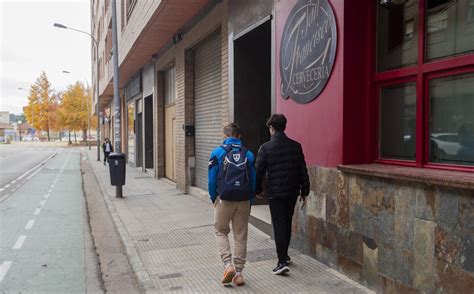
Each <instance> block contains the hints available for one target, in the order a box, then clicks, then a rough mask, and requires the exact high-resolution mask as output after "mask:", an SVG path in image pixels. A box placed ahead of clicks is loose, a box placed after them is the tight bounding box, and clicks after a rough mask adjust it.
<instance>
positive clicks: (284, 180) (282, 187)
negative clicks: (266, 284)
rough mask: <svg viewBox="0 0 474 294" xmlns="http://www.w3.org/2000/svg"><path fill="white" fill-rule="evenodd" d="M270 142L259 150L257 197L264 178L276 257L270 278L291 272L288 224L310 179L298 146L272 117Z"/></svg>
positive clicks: (283, 123) (280, 117)
mask: <svg viewBox="0 0 474 294" xmlns="http://www.w3.org/2000/svg"><path fill="white" fill-rule="evenodd" d="M267 127H268V128H269V130H270V134H271V136H272V137H271V139H270V141H268V142H266V143H265V144H263V145H262V146H261V147H260V150H259V151H258V156H257V163H256V168H257V179H256V181H257V182H256V193H257V197H263V189H262V181H263V178H264V177H266V187H265V188H266V189H265V194H266V195H265V196H266V197H267V198H268V202H269V205H270V213H271V217H272V223H273V232H274V235H275V245H276V250H277V254H278V264H277V267H276V268H274V269H273V274H275V275H281V274H283V273H286V272H288V271H289V270H290V269H289V267H288V264H289V263H291V259H290V257H289V256H288V247H289V245H290V239H291V222H292V219H293V212H294V209H295V204H296V201H297V198H298V196H299V195H301V197H300V201H301V202H302V206H304V205H305V204H306V196H308V194H309V177H308V170H307V169H306V162H305V160H304V154H303V149H302V148H301V145H300V144H299V143H298V142H296V141H294V140H292V139H290V138H288V137H287V136H286V134H285V128H286V118H285V116H284V115H283V114H274V115H272V116H271V117H270V119H269V120H268V121H267Z"/></svg>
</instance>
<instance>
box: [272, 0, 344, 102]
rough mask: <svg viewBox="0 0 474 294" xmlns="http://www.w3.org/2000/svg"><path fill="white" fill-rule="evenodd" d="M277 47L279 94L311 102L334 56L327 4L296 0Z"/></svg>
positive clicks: (317, 0)
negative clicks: (278, 53)
mask: <svg viewBox="0 0 474 294" xmlns="http://www.w3.org/2000/svg"><path fill="white" fill-rule="evenodd" d="M280 46H281V47H280V73H281V95H282V96H283V98H284V99H288V98H289V97H291V98H292V99H293V100H295V101H296V102H298V103H308V102H311V101H312V100H314V99H315V98H316V97H318V95H319V94H320V93H321V92H322V90H323V89H324V86H326V83H327V82H328V80H329V77H330V75H331V71H332V67H333V65H334V59H335V57H336V46H337V28H336V19H335V17H334V13H333V10H332V7H331V5H330V4H329V3H328V1H327V0H300V1H298V3H297V4H296V5H295V7H293V9H292V10H291V13H290V15H289V16H288V19H287V21H286V23H285V28H284V30H283V36H282V41H281V45H280Z"/></svg>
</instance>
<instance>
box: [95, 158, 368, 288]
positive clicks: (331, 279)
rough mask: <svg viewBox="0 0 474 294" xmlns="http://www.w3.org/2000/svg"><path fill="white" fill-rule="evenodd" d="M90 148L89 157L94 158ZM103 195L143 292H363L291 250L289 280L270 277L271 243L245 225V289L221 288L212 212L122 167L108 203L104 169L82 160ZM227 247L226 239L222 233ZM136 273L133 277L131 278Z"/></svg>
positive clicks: (207, 206) (109, 190)
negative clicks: (147, 283)
mask: <svg viewBox="0 0 474 294" xmlns="http://www.w3.org/2000/svg"><path fill="white" fill-rule="evenodd" d="M94 155H95V151H94V150H92V151H90V152H89V158H92V159H93V158H95V156H94ZM89 163H90V164H91V167H92V169H93V170H94V172H95V174H96V176H97V178H98V181H99V183H100V184H101V186H102V190H103V191H105V192H106V194H107V195H106V197H109V198H108V199H110V200H111V201H110V202H111V203H112V205H113V207H114V209H115V211H116V213H117V215H118V218H119V220H120V222H121V224H120V226H123V227H124V229H125V230H124V232H126V234H127V236H122V238H125V239H126V240H127V242H128V243H127V244H128V245H131V246H133V248H135V250H136V252H137V253H138V259H137V257H132V259H133V262H134V263H135V262H136V263H138V264H141V266H143V268H144V270H145V271H146V273H147V274H148V275H146V276H147V277H149V278H150V279H151V280H152V282H153V285H154V286H155V289H150V290H149V292H150V293H155V292H159V293H161V292H165V293H227V292H237V293H272V294H274V293H370V292H371V291H370V290H368V289H367V288H365V287H363V286H361V285H359V284H357V283H356V282H354V281H352V280H350V279H348V278H347V277H345V276H343V275H341V274H339V273H337V272H336V271H334V270H332V269H331V268H329V267H327V266H325V265H324V264H322V263H320V262H318V261H317V260H315V259H313V258H311V257H309V256H307V255H304V254H301V253H300V252H298V251H297V250H294V249H291V250H290V255H291V257H292V260H293V261H294V263H293V265H292V266H291V271H290V274H289V275H288V276H274V275H273V274H272V272H271V270H272V268H273V267H274V266H275V265H276V254H275V249H274V248H275V247H274V242H273V240H272V239H271V238H270V236H268V235H266V234H264V233H263V232H261V231H259V230H258V229H256V228H255V227H254V226H252V225H250V226H249V238H248V262H247V264H246V267H245V269H244V272H243V273H244V277H245V278H246V282H247V284H246V286H244V287H238V288H236V287H232V288H224V287H223V286H222V285H221V284H220V278H221V275H222V271H223V265H222V263H221V261H220V258H219V255H218V253H217V245H216V240H215V236H214V228H213V213H214V212H213V208H212V206H211V205H210V204H209V203H206V202H204V201H202V200H199V199H198V198H195V197H193V196H189V195H184V194H183V193H181V192H180V191H178V190H176V189H175V188H174V187H173V186H172V185H170V184H169V183H167V182H164V181H159V180H156V179H153V178H151V177H148V176H147V175H144V174H143V173H141V172H140V171H139V170H137V169H133V168H127V184H126V186H125V187H124V190H123V191H124V197H125V198H123V199H116V198H113V195H114V193H115V189H114V187H111V186H110V182H109V178H108V177H109V175H108V171H107V169H105V168H104V167H103V165H102V164H98V163H97V162H95V161H94V160H89ZM229 238H230V240H231V244H232V239H233V237H232V234H231V235H230V236H229ZM136 274H137V273H136Z"/></svg>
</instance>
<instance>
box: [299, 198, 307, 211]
mask: <svg viewBox="0 0 474 294" xmlns="http://www.w3.org/2000/svg"><path fill="white" fill-rule="evenodd" d="M307 201H308V198H307V197H306V196H300V202H301V209H303V208H304V207H305V206H306V202H307Z"/></svg>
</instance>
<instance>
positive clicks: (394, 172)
mask: <svg viewBox="0 0 474 294" xmlns="http://www.w3.org/2000/svg"><path fill="white" fill-rule="evenodd" d="M337 169H338V170H340V171H341V172H343V173H348V174H357V175H363V176H372V177H379V178H386V179H392V180H399V181H407V182H415V183H423V184H427V185H437V186H446V187H450V188H458V189H467V190H474V173H470V172H458V171H446V170H435V169H428V168H415V167H402V166H395V165H388V164H378V163H374V164H358V165H340V166H338V167H337Z"/></svg>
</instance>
